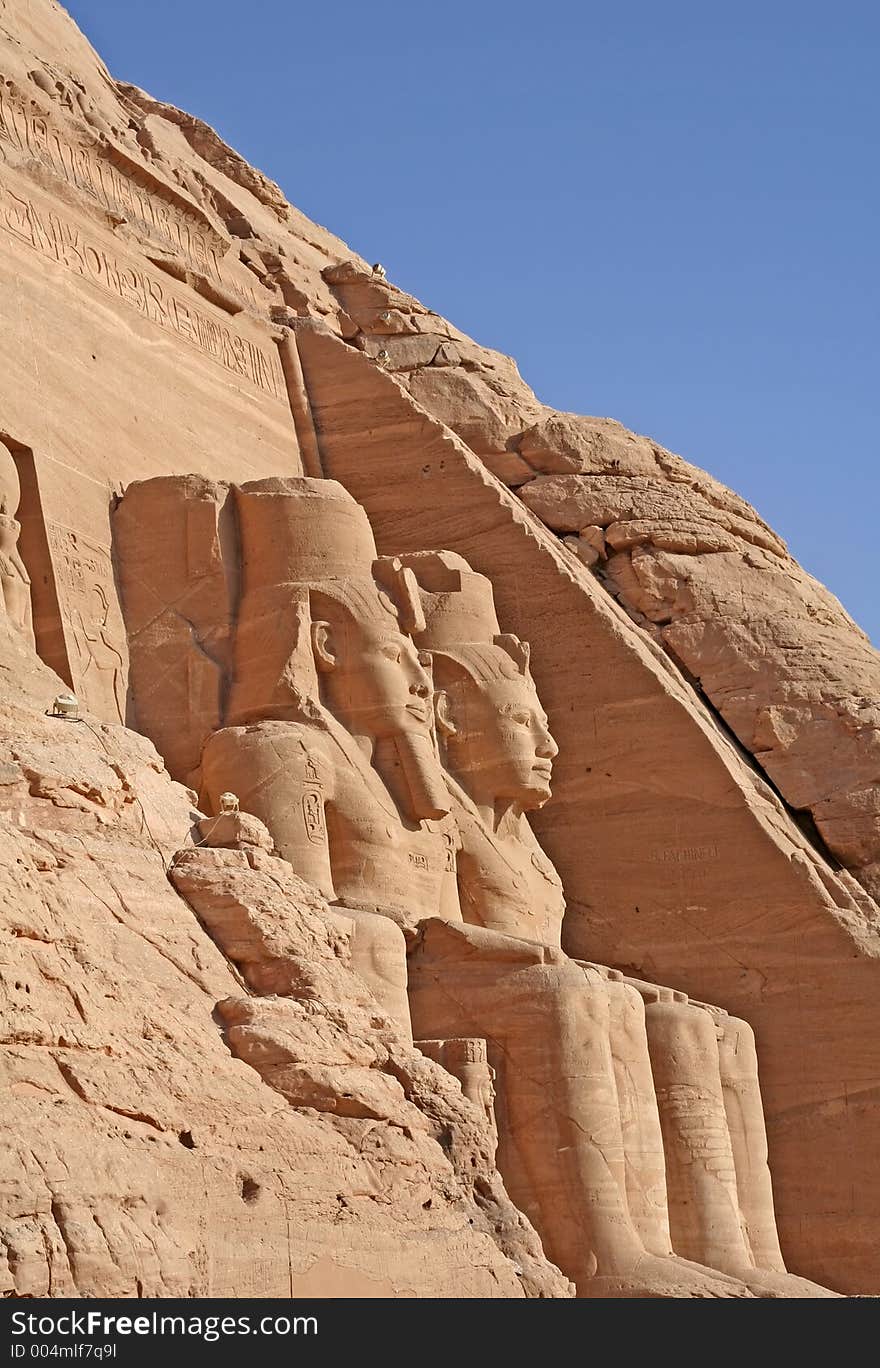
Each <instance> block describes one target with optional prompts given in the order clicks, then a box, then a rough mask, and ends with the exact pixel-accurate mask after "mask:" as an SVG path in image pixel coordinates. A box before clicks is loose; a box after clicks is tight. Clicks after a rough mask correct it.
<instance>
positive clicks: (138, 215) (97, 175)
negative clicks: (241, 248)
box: [0, 88, 220, 280]
mask: <svg viewBox="0 0 880 1368" xmlns="http://www.w3.org/2000/svg"><path fill="white" fill-rule="evenodd" d="M0 139H2V140H3V141H4V142H6V143H8V144H10V145H11V146H12V147H14V148H15V149H16V151H18V152H24V153H27V154H28V155H30V156H31V157H33V158H35V160H37V161H39V162H41V163H42V164H43V165H44V166H48V167H49V168H50V170H52V171H54V172H55V174H56V175H57V176H60V177H62V179H64V180H66V181H67V182H68V183H69V184H70V185H73V186H75V187H76V188H77V190H81V191H82V192H83V193H84V194H86V195H88V196H89V198H90V199H92V200H94V201H95V202H96V203H97V204H100V205H101V206H102V207H103V208H105V209H110V210H111V211H115V212H117V213H119V214H122V215H124V216H125V218H126V219H129V220H132V221H134V222H136V223H137V224H138V225H139V226H140V227H141V228H142V229H144V230H145V231H146V232H147V233H148V234H149V235H150V236H153V237H158V238H161V239H162V241H163V242H165V243H167V244H168V245H169V246H171V247H173V248H174V249H175V250H176V251H182V252H184V253H186V254H187V255H188V256H189V257H191V258H192V260H193V261H194V262H195V263H196V264H197V265H198V266H199V268H200V269H201V270H202V271H205V272H207V273H209V274H211V275H213V276H215V277H216V278H217V279H218V280H219V279H220V262H219V258H218V254H217V250H216V246H215V244H213V243H212V242H211V240H210V237H209V235H208V234H207V233H206V232H205V231H204V228H203V227H202V225H200V224H199V223H198V220H197V218H196V215H195V214H192V213H189V214H188V213H187V211H186V210H185V209H183V208H182V207H181V206H180V205H178V204H174V205H173V206H172V205H171V204H169V203H167V202H166V201H164V200H163V199H161V198H160V197H159V196H158V195H156V194H155V193H151V192H150V191H149V190H147V189H146V187H145V186H143V185H139V184H138V183H137V181H135V180H133V179H132V178H131V177H130V176H126V175H123V173H122V172H121V171H120V170H119V168H118V167H117V166H115V165H114V164H113V163H112V162H111V161H108V160H107V157H106V156H98V155H96V151H95V149H94V147H89V146H83V145H81V146H78V147H74V146H72V145H71V144H70V143H68V142H66V141H65V140H64V139H63V138H62V137H61V135H60V133H59V131H58V130H57V129H55V128H53V127H52V124H51V123H50V121H49V119H47V118H46V117H45V116H44V115H42V114H35V113H34V112H33V111H32V110H30V109H27V108H26V107H25V106H24V104H23V102H21V101H19V100H16V99H15V97H14V96H13V95H12V94H11V92H10V91H9V90H5V89H3V88H0ZM218 241H219V239H218Z"/></svg>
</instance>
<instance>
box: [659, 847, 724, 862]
mask: <svg viewBox="0 0 880 1368" xmlns="http://www.w3.org/2000/svg"><path fill="white" fill-rule="evenodd" d="M718 854H719V852H718V847H717V846H715V845H701V846H670V847H668V848H667V849H665V850H655V851H653V852H652V854H651V860H652V861H653V862H654V863H655V864H700V863H701V862H702V861H703V860H717V859H718Z"/></svg>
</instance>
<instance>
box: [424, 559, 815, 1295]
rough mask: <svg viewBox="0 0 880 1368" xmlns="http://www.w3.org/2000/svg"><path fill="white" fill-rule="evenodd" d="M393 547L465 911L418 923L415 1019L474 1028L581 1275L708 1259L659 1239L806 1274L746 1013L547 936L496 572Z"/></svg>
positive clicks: (530, 696)
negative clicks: (770, 1161) (792, 1231)
mask: <svg viewBox="0 0 880 1368" xmlns="http://www.w3.org/2000/svg"><path fill="white" fill-rule="evenodd" d="M402 563H403V564H404V566H405V568H408V569H411V570H412V571H413V573H414V574H415V576H416V579H417V581H418V584H419V588H420V595H421V604H422V613H423V616H424V618H425V622H426V626H425V628H424V630H422V631H418V632H416V633H415V639H416V642H417V644H418V645H419V646H420V647H421V648H422V649H423V650H424V651H427V652H428V653H429V655H430V658H431V661H432V675H433V681H434V688H435V710H436V715H437V720H438V731H439V733H440V736H441V738H442V741H443V752H444V759H445V764H446V768H447V773H448V781H449V785H450V791H451V793H452V795H453V809H452V811H453V815H454V817H455V819H456V824H457V826H458V831H459V841H460V849H459V851H458V856H457V868H458V885H459V894H460V904H461V908H462V912H463V915H464V919H465V922H466V923H468V924H469V925H467V926H465V927H456V926H452V925H444V924H442V923H433V922H425V923H423V925H422V928H421V934H420V937H419V940H418V943H417V945H416V947H415V950H414V951H413V953H412V954H411V957H410V977H409V990H410V1007H411V1012H412V1017H413V1025H414V1030H415V1033H416V1035H417V1036H419V1035H427V1034H433V1035H442V1034H444V1033H448V1032H450V1031H451V1030H453V1029H455V1030H458V1031H459V1032H462V1031H463V1032H465V1033H466V1034H468V1035H474V1036H481V1035H482V1036H485V1037H486V1039H487V1041H488V1044H489V1051H488V1058H489V1062H490V1064H491V1065H492V1067H493V1068H494V1070H495V1074H496V1077H497V1079H498V1102H497V1104H496V1106H497V1110H498V1113H499V1114H498V1131H499V1155H498V1164H499V1168H500V1169H501V1172H502V1173H503V1175H504V1177H505V1182H506V1184H507V1186H508V1190H509V1191H510V1192H511V1195H513V1196H514V1200H515V1201H517V1202H518V1204H519V1205H520V1206H521V1207H522V1209H523V1210H525V1211H526V1212H527V1213H528V1215H529V1216H530V1219H532V1221H533V1223H534V1224H535V1226H536V1228H537V1229H538V1230H539V1231H541V1232H542V1234H543V1236H544V1240H545V1246H546V1248H547V1250H548V1253H549V1254H550V1257H551V1258H554V1259H555V1260H556V1261H557V1262H559V1263H560V1266H561V1267H563V1268H565V1269H566V1270H567V1271H568V1272H569V1276H571V1277H573V1278H574V1279H575V1281H576V1282H577V1284H578V1288H579V1291H580V1293H581V1295H584V1294H587V1295H609V1294H610V1293H612V1292H614V1291H618V1292H622V1293H624V1294H626V1292H628V1291H632V1290H634V1288H635V1287H636V1286H638V1285H644V1284H649V1285H652V1286H654V1287H655V1288H659V1287H662V1286H663V1285H664V1284H667V1285H668V1280H671V1281H672V1282H674V1284H675V1285H676V1286H677V1287H678V1288H680V1289H682V1290H684V1289H685V1288H686V1287H687V1286H688V1284H689V1281H690V1280H691V1279H695V1280H696V1281H697V1282H698V1281H699V1279H700V1278H701V1277H702V1276H703V1274H702V1272H701V1271H699V1270H695V1269H694V1267H693V1265H692V1264H687V1263H685V1262H684V1260H683V1259H677V1258H672V1257H670V1256H672V1254H673V1250H674V1251H675V1253H676V1254H677V1255H685V1256H687V1258H688V1259H692V1260H694V1261H695V1262H697V1263H700V1264H706V1265H708V1266H710V1267H711V1268H713V1269H720V1270H722V1271H723V1272H726V1273H729V1274H731V1275H732V1276H734V1277H737V1278H740V1279H742V1280H743V1281H744V1282H746V1283H747V1285H749V1286H750V1287H751V1288H753V1289H754V1290H755V1291H757V1292H759V1293H768V1292H769V1293H770V1294H771V1295H773V1294H774V1293H776V1294H778V1295H787V1296H791V1295H814V1294H815V1293H816V1291H817V1289H815V1288H813V1286H812V1284H807V1283H803V1282H802V1281H801V1280H799V1279H795V1278H790V1277H788V1275H786V1274H785V1272H784V1264H783V1262H782V1256H781V1253H780V1250H779V1244H778V1239H777V1236H776V1228H775V1219H774V1215H773V1204H772V1190H771V1186H770V1174H769V1169H768V1166H767V1144H766V1135H765V1131H764V1123H763V1112H762V1108H761V1104H760V1092H759V1088H758V1081H757V1063H756V1056H755V1051H754V1045H753V1041H752V1038H751V1032H750V1031H749V1028H748V1026H747V1025H746V1024H745V1023H744V1022H737V1021H735V1019H732V1018H729V1017H727V1016H726V1014H725V1013H723V1012H719V1011H717V1010H716V1009H707V1008H705V1007H703V1006H702V1005H700V1006H697V1005H694V1004H692V1003H689V1002H688V999H687V997H686V995H685V994H683V993H673V992H672V991H671V990H669V989H661V988H657V987H655V986H654V985H649V984H641V983H637V982H636V981H634V980H630V981H625V980H624V978H623V975H621V974H620V973H618V972H616V971H613V970H609V969H606V968H604V967H602V966H598V965H587V964H583V963H580V962H574V961H571V960H567V959H565V957H564V956H562V955H561V952H559V950H558V948H557V947H558V946H559V942H560V931H561V926H562V918H563V914H564V910H565V903H564V898H563V894H562V886H561V882H560V880H559V878H558V876H557V874H556V872H555V870H554V869H553V867H552V865H551V864H550V862H549V860H548V859H547V857H546V856H545V855H544V853H543V851H541V849H540V847H539V845H538V843H537V840H536V838H535V836H534V833H533V832H532V829H531V827H530V826H529V823H528V818H527V815H526V814H527V813H528V812H529V811H530V810H534V809H535V808H537V807H540V806H542V805H543V804H544V803H546V802H547V801H548V799H549V797H550V779H551V766H552V760H553V757H554V756H555V754H556V746H555V743H554V741H553V738H552V736H551V735H550V732H549V727H548V722H547V718H546V715H545V713H544V710H543V708H542V706H541V703H540V700H539V698H538V695H537V692H536V689H535V685H534V682H533V680H532V678H531V675H530V672H529V651H528V647H527V646H526V645H525V644H524V643H521V642H519V641H518V640H517V639H516V638H515V637H511V636H510V635H507V634H500V632H499V628H498V622H497V619H496V616H495V610H494V604H493V596H492V586H491V583H490V582H489V581H488V580H487V579H485V578H484V577H483V576H481V575H477V574H475V573H474V572H473V571H471V569H470V567H469V566H468V565H467V563H466V562H465V561H463V560H462V559H461V558H460V557H458V556H455V555H452V554H450V553H425V554H422V555H417V556H407V557H403V558H402ZM471 924H472V925H471ZM472 927H474V928H475V927H482V928H485V930H484V931H482V932H477V933H476V935H475V934H474V931H473V929H472ZM530 954H531V962H529V955H530ZM517 958H519V963H517ZM643 999H644V1001H643ZM646 1003H647V1005H646ZM719 1037H720V1038H721V1040H722V1041H724V1042H726V1044H725V1045H722V1047H721V1049H720V1050H719ZM722 1061H723V1063H722ZM655 1080H656V1082H655ZM661 1083H662V1087H661ZM668 1180H671V1181H669V1182H668ZM657 1256H660V1260H661V1261H662V1263H659V1264H658V1261H657ZM780 1275H781V1276H780Z"/></svg>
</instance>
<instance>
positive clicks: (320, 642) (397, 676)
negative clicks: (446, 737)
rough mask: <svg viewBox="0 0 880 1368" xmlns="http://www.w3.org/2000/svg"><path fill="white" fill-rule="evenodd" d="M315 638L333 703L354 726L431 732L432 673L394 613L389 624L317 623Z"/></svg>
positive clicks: (366, 731)
mask: <svg viewBox="0 0 880 1368" xmlns="http://www.w3.org/2000/svg"><path fill="white" fill-rule="evenodd" d="M313 639H314V646H315V657H316V661H317V663H318V668H319V669H320V670H322V671H324V672H326V675H327V692H328V695H329V702H330V706H331V708H332V710H333V711H334V712H335V713H336V714H337V716H338V717H339V720H340V721H341V722H343V723H344V725H345V726H346V727H347V728H348V729H349V730H350V731H353V732H356V733H359V734H362V735H367V736H372V737H375V738H376V739H379V738H380V737H388V736H399V735H400V733H401V732H411V733H416V734H418V735H420V736H430V735H431V728H432V715H431V680H430V677H429V676H428V674H427V672H426V671H425V669H424V668H423V666H422V664H421V662H420V661H419V656H418V652H417V651H416V648H415V646H414V645H413V643H412V641H411V640H410V639H409V637H406V636H404V635H403V633H402V632H401V631H400V630H399V629H398V627H397V623H396V622H395V620H394V619H393V618H392V617H391V615H390V614H389V615H388V620H387V624H386V623H385V622H384V621H375V620H372V619H371V620H369V621H359V622H354V621H350V622H347V623H346V624H345V625H344V626H343V627H338V626H336V625H335V624H334V625H333V626H331V625H330V624H329V623H324V622H316V623H315V624H314V626H313Z"/></svg>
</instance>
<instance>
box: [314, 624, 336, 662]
mask: <svg viewBox="0 0 880 1368" xmlns="http://www.w3.org/2000/svg"><path fill="white" fill-rule="evenodd" d="M312 652H313V654H314V657H315V664H316V665H317V667H318V669H319V670H321V671H322V672H326V671H328V670H335V668H336V662H337V654H338V653H337V650H336V645H335V642H334V640H333V628H332V627H331V626H330V623H329V622H313V623H312Z"/></svg>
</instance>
